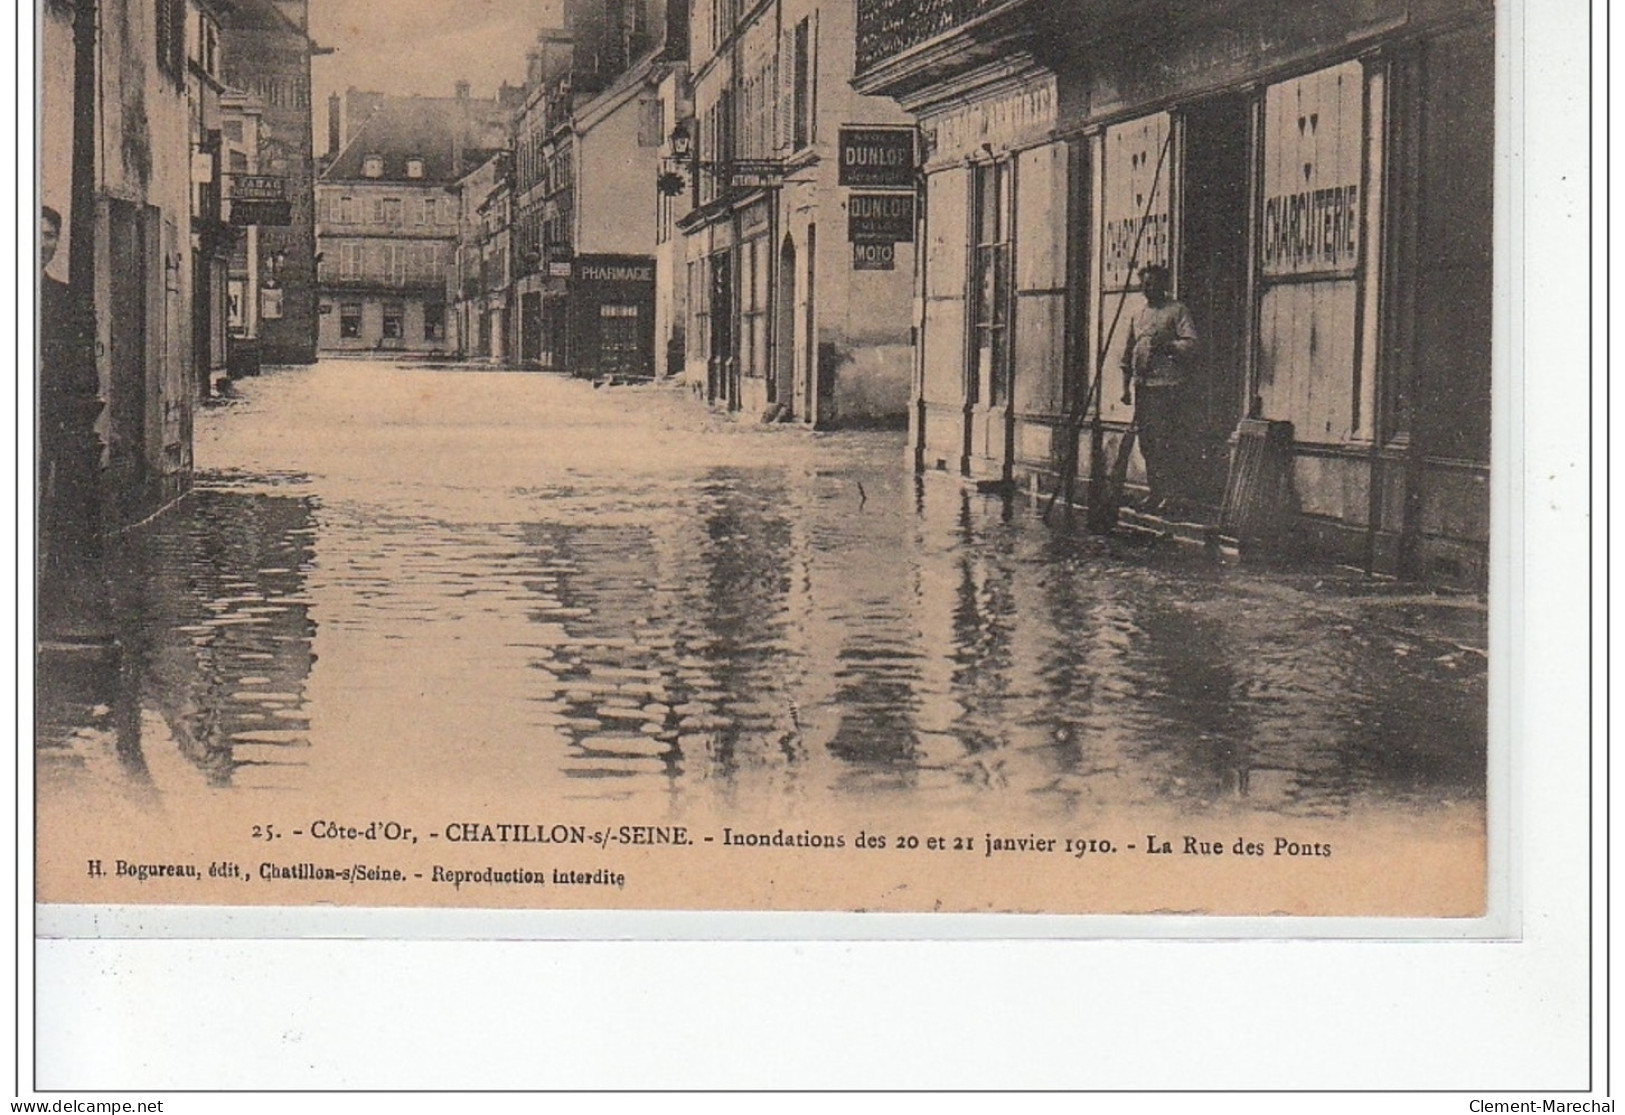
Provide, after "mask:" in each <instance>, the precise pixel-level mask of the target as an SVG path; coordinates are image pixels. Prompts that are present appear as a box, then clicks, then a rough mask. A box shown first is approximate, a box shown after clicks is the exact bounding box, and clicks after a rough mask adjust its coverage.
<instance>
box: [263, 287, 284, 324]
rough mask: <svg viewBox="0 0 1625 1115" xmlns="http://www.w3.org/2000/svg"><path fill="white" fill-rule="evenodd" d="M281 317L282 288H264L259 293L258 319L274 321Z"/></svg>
mask: <svg viewBox="0 0 1625 1115" xmlns="http://www.w3.org/2000/svg"><path fill="white" fill-rule="evenodd" d="M281 316H282V288H281V287H266V288H264V289H262V290H261V291H260V317H261V318H263V319H264V320H266V321H275V320H276V319H277V318H280V317H281Z"/></svg>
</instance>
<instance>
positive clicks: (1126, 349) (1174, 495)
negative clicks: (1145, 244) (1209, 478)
mask: <svg viewBox="0 0 1625 1115" xmlns="http://www.w3.org/2000/svg"><path fill="white" fill-rule="evenodd" d="M1168 286H1169V283H1168V269H1167V268H1166V267H1163V266H1162V265H1161V264H1150V265H1148V266H1145V267H1142V268H1140V290H1141V292H1142V293H1143V294H1144V296H1145V304H1144V305H1143V306H1141V307H1140V309H1139V311H1138V312H1136V313H1135V315H1134V316H1133V318H1131V319H1130V321H1129V327H1128V337H1127V339H1126V340H1125V341H1124V344H1123V361H1122V368H1123V403H1124V404H1125V405H1128V406H1133V407H1134V424H1135V426H1136V427H1137V428H1138V429H1139V432H1140V453H1141V455H1142V456H1144V457H1145V471H1146V480H1147V482H1148V483H1149V484H1150V487H1151V497H1150V502H1149V504H1148V505H1147V506H1148V507H1149V509H1151V510H1161V509H1164V508H1166V507H1168V505H1169V504H1170V502H1171V501H1173V500H1177V499H1180V498H1181V497H1182V496H1183V494H1184V492H1185V491H1186V490H1187V487H1188V484H1189V476H1188V473H1187V469H1188V462H1189V461H1191V460H1192V459H1194V458H1193V454H1194V445H1193V440H1194V438H1195V436H1196V432H1195V415H1194V413H1193V411H1194V407H1195V398H1196V394H1195V391H1194V390H1193V389H1192V384H1191V372H1192V363H1193V360H1192V357H1193V355H1194V354H1195V352H1196V341H1197V338H1196V325H1195V323H1193V322H1192V321H1191V315H1190V311H1189V310H1187V309H1186V308H1185V307H1184V305H1183V304H1181V303H1179V302H1176V301H1174V300H1173V299H1172V298H1170V297H1169V296H1168Z"/></svg>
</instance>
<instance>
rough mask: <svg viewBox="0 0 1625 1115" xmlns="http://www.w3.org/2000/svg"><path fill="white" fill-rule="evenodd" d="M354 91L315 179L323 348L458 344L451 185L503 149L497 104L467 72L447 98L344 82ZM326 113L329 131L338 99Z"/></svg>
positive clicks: (429, 349) (455, 212)
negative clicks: (341, 131) (451, 286)
mask: <svg viewBox="0 0 1625 1115" xmlns="http://www.w3.org/2000/svg"><path fill="white" fill-rule="evenodd" d="M351 102H352V106H351V107H352V111H351V118H350V121H349V126H348V137H347V139H346V140H345V141H344V143H343V146H342V147H341V148H340V149H339V150H338V153H337V154H336V155H332V156H330V157H329V159H328V160H327V162H326V165H325V167H324V168H323V170H322V172H321V176H320V178H319V179H318V181H317V185H316V195H317V238H318V241H319V245H320V252H321V268H320V274H319V278H320V288H319V290H320V306H319V315H318V316H319V318H320V322H321V324H320V333H319V337H320V345H321V348H322V350H323V351H324V352H346V351H352V352H353V351H372V352H419V353H450V352H455V351H456V350H457V338H456V337H455V336H454V333H453V324H454V323H453V320H452V318H451V316H450V314H449V312H448V306H447V300H446V293H447V292H446V276H447V273H448V271H450V270H453V269H454V265H455V260H456V249H457V241H458V223H459V207H458V197H457V193H456V186H457V183H458V182H459V181H460V180H461V179H462V178H463V176H464V175H465V174H467V173H468V172H469V171H471V170H473V169H474V168H476V167H478V166H480V165H481V164H483V163H485V162H486V161H487V160H489V159H490V158H491V157H492V155H493V154H495V153H496V152H497V151H498V150H500V149H501V147H502V145H503V140H504V126H503V121H502V116H501V113H500V106H499V105H498V103H497V102H496V101H495V100H494V99H484V98H475V97H472V96H471V95H470V89H469V86H468V84H467V83H466V82H459V83H458V85H457V87H456V95H455V96H453V97H378V96H373V95H366V94H357V92H356V91H354V90H352V91H351ZM358 106H360V107H359V111H357V108H358ZM329 113H330V121H329V131H330V133H331V132H336V131H337V130H338V127H339V125H338V121H337V108H336V105H334V104H332V103H330V105H329ZM363 114H364V115H363Z"/></svg>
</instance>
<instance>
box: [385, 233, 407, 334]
mask: <svg viewBox="0 0 1625 1115" xmlns="http://www.w3.org/2000/svg"><path fill="white" fill-rule="evenodd" d="M384 260H385V265H386V267H387V271H388V273H387V274H386V275H385V276H384V277H385V278H386V279H388V280H389V281H390V282H392V283H394V284H396V285H397V286H399V285H401V284H403V283H405V282H406V245H404V244H386V245H385V246H384ZM385 336H388V334H385Z"/></svg>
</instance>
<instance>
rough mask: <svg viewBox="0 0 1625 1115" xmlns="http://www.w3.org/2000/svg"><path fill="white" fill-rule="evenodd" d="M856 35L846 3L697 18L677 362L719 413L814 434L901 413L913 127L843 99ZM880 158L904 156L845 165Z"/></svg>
mask: <svg viewBox="0 0 1625 1115" xmlns="http://www.w3.org/2000/svg"><path fill="white" fill-rule="evenodd" d="M854 36H855V27H854V24H853V13H852V7H851V5H850V4H828V3H819V2H818V0H771V2H761V3H748V2H747V3H741V2H740V0H698V2H697V3H696V5H695V8H694V13H693V19H692V25H691V48H690V53H691V72H692V84H693V101H694V120H693V121H692V123H691V125H689V126H690V127H691V128H692V133H691V143H692V147H693V152H694V153H693V158H692V162H691V164H690V173H691V174H692V176H693V179H694V190H693V195H692V201H693V209H692V211H691V212H690V213H688V214H687V215H686V216H684V217H683V218H682V220H681V221H680V222H679V223H680V227H681V229H682V231H683V233H684V237H685V245H686V249H687V250H686V252H685V256H686V258H685V261H684V262H685V266H686V270H687V275H686V289H687V301H688V316H689V324H688V328H687V330H686V340H687V346H688V354H687V362H686V363H687V371H688V375H689V377H690V378H691V380H693V381H694V382H695V383H696V384H702V383H703V385H704V394H705V395H706V397H707V398H709V399H711V400H712V401H714V402H716V403H717V404H719V405H723V406H726V407H727V408H729V409H732V410H739V411H743V412H746V413H750V414H757V413H760V414H762V415H763V416H764V417H773V418H776V419H778V420H787V419H794V420H798V421H802V422H806V423H809V424H813V425H819V426H831V425H853V424H876V423H879V424H885V423H893V422H897V423H900V422H902V421H903V420H904V416H905V415H906V413H907V406H908V390H909V382H910V367H911V355H910V354H911V349H910V341H911V337H910V334H909V325H908V323H909V321H910V315H911V304H912V301H911V300H912V289H913V288H912V274H913V270H914V243H913V241H914V220H913V215H912V209H913V204H914V170H915V166H914V159H915V143H914V129H913V121H912V119H911V118H910V117H909V116H908V115H907V114H905V113H904V112H902V111H901V110H900V109H899V108H898V106H897V105H896V103H895V102H893V101H891V100H890V99H888V98H885V97H874V96H868V95H863V94H860V93H857V92H855V91H854V90H853V88H852V84H851V81H852V76H853V68H852V67H853V50H852V43H853V41H854ZM876 145H878V147H880V148H886V149H888V150H890V151H892V152H894V153H895V152H902V153H903V154H904V161H903V163H901V164H900V165H897V166H895V167H893V168H892V171H893V173H892V174H891V175H890V176H889V180H888V176H887V175H885V174H880V173H874V174H867V175H866V174H865V173H863V171H862V170H861V169H860V168H858V167H856V166H855V165H852V164H848V165H846V166H844V167H843V159H844V158H845V156H846V155H847V154H848V153H850V152H851V151H852V150H857V149H862V150H871V149H876ZM869 169H871V170H873V169H875V168H869ZM885 214H889V215H890V216H889V219H890V222H891V227H890V228H888V227H885V226H886V219H887V218H885V216H884V215H885ZM870 216H879V217H882V219H880V220H878V221H871V220H870ZM899 217H901V221H900V222H899V220H898V218H899ZM899 223H900V227H899Z"/></svg>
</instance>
